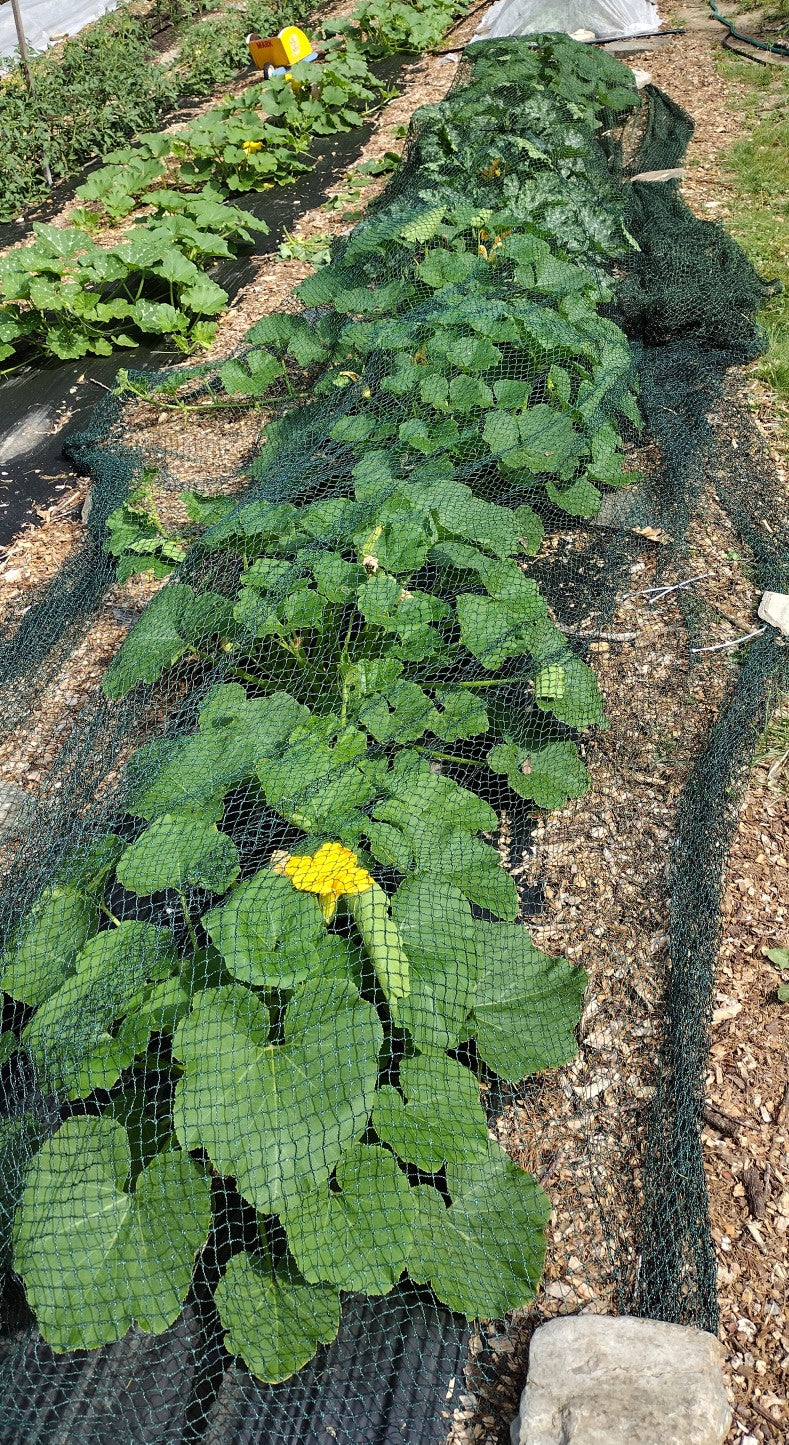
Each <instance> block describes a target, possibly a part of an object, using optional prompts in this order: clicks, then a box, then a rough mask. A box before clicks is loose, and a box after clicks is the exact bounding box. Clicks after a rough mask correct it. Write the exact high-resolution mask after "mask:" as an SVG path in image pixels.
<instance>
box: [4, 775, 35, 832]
mask: <svg viewBox="0 0 789 1445" xmlns="http://www.w3.org/2000/svg"><path fill="white" fill-rule="evenodd" d="M28 801H29V795H28V794H27V793H26V792H25V790H24V788H18V787H17V785H16V783H3V782H0V828H10V827H11V825H12V824H13V823H15V822H16V820H17V818H18V817H19V815H20V813H22V812H23V810H24V808H25V804H26V803H27V802H28Z"/></svg>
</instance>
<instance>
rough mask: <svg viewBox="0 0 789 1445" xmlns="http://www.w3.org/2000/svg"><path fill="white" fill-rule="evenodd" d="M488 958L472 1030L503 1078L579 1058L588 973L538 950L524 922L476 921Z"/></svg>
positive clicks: (480, 977) (487, 1060)
mask: <svg viewBox="0 0 789 1445" xmlns="http://www.w3.org/2000/svg"><path fill="white" fill-rule="evenodd" d="M477 929H478V932H479V945H480V953H481V954H482V956H483V959H484V962H483V964H482V968H481V970H480V972H479V974H478V980H479V981H478V983H477V992H476V998H475V1002H474V1023H473V1028H472V1032H474V1033H475V1035H476V1039H477V1051H478V1053H479V1055H480V1057H481V1058H483V1059H484V1060H485V1063H486V1064H487V1065H488V1067H489V1068H491V1069H493V1071H494V1073H496V1074H498V1075H499V1076H500V1077H501V1078H503V1079H511V1080H516V1079H522V1078H524V1077H525V1075H526V1074H536V1073H538V1072H539V1071H540V1070H541V1069H553V1068H557V1067H558V1066H559V1064H566V1063H567V1062H568V1060H569V1059H572V1058H574V1057H575V1054H576V1052H577V1048H578V1045H577V1042H576V1037H575V1030H576V1027H577V1025H578V1020H579V1018H580V1015H581V1006H582V1004H583V996H584V990H585V988H586V973H585V972H584V970H583V969H582V968H574V967H573V966H572V964H569V963H567V962H566V960H565V959H563V958H552V957H551V956H550V954H547V953H543V952H542V951H541V950H540V949H539V948H535V946H534V944H533V943H532V942H531V939H530V938H529V935H528V933H527V932H526V929H525V928H523V927H521V925H520V924H505V923H501V924H490V923H478V924H477Z"/></svg>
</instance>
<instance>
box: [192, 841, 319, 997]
mask: <svg viewBox="0 0 789 1445" xmlns="http://www.w3.org/2000/svg"><path fill="white" fill-rule="evenodd" d="M203 924H204V927H205V930H206V932H207V934H208V936H209V938H210V939H211V941H212V942H213V943H215V944H216V947H217V948H218V949H219V952H220V953H221V955H222V958H223V959H224V962H225V966H226V968H227V969H228V972H230V973H232V975H233V977H234V978H237V979H240V980H241V982H242V983H250V984H254V985H255V986H256V987H259V988H294V987H295V986H296V984H298V983H303V981H304V979H306V978H308V977H309V975H310V974H311V973H313V972H314V971H315V970H316V968H317V967H318V965H319V964H320V962H321V959H322V957H323V943H324V940H325V938H326V925H325V923H324V921H323V917H322V915H321V911H320V908H319V906H318V900H317V898H316V896H315V894H314V893H303V892H301V891H300V890H299V889H297V888H294V887H293V884H292V883H291V881H290V879H289V878H283V877H282V876H281V875H280V874H278V873H274V872H273V871H272V870H271V869H266V868H264V869H263V870H262V871H261V872H260V873H256V874H255V876H254V878H250V879H248V881H247V882H246V883H242V884H241V887H240V888H236V889H234V891H233V893H232V895H231V897H230V898H229V899H228V901H227V903H225V904H224V905H223V906H222V907H220V908H213V909H212V910H211V912H210V913H207V914H206V915H205V917H204V919H203Z"/></svg>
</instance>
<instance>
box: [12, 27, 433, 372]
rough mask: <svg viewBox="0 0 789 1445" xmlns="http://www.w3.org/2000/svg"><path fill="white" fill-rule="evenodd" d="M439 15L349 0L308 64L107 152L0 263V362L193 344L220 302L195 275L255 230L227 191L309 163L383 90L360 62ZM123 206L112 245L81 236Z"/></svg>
mask: <svg viewBox="0 0 789 1445" xmlns="http://www.w3.org/2000/svg"><path fill="white" fill-rule="evenodd" d="M400 9H403V10H406V9H407V7H400ZM453 13H456V10H453V7H451V6H449V5H447V4H446V3H445V0H425V3H424V6H423V7H422V9H420V10H417V11H415V12H413V15H411V18H410V20H409V23H408V25H404V23H403V21H402V17H401V16H400V13H399V10H398V7H394V8H393V9H390V7H383V8H381V7H378V8H377V9H376V7H375V6H373V5H372V4H366V5H362V6H361V7H359V9H358V11H356V12H354V15H353V16H352V17H351V18H350V19H349V20H347V21H343V22H327V26H326V32H327V33H326V35H325V36H324V37H323V40H322V42H321V43H322V44H323V45H324V49H323V50H322V53H321V59H320V60H319V61H315V62H306V61H305V62H300V63H299V64H298V65H296V66H294V67H293V68H292V70H291V72H289V74H288V76H285V75H280V76H274V77H271V78H270V79H264V80H261V81H259V82H257V83H254V84H252V85H250V86H249V87H248V88H247V89H246V90H245V91H244V92H243V94H241V95H236V96H232V97H228V98H227V99H226V100H225V101H223V102H222V103H220V104H219V105H217V106H215V107H214V108H213V109H211V110H209V111H207V112H206V113H204V114H203V115H201V116H199V117H198V118H197V119H195V120H193V121H191V122H190V123H189V124H188V125H186V126H184V127H181V128H178V129H175V130H168V131H164V132H161V133H156V134H153V133H152V134H149V135H146V136H143V137H142V138H141V139H140V140H139V141H138V143H137V144H136V145H135V146H134V147H131V148H127V149H124V150H120V151H115V152H111V153H109V154H108V156H107V157H106V160H107V164H106V165H105V166H104V167H102V168H100V169H99V170H97V171H95V172H94V173H93V174H92V175H91V176H90V177H89V179H88V180H87V181H86V182H85V183H84V184H83V185H82V186H80V187H79V188H78V192H77V194H78V196H79V197H80V199H82V200H83V201H85V202H87V204H86V205H85V206H83V207H82V208H81V209H78V210H75V211H72V213H71V216H70V221H71V224H70V225H69V226H67V227H66V228H63V227H62V226H59V227H53V226H45V225H43V224H37V225H35V226H34V232H35V241H34V242H33V243H32V244H28V245H22V246H18V247H15V248H14V249H13V250H11V251H10V252H8V253H7V254H6V255H5V257H4V258H2V259H1V260H0V361H6V362H8V363H10V366H11V367H13V366H15V365H20V364H23V363H24V361H25V360H26V359H27V358H28V357H29V356H30V355H31V354H35V353H39V354H44V355H48V356H54V357H58V358H60V359H63V360H65V359H72V358H77V357H81V356H84V355H86V354H96V355H109V354H110V353H111V351H112V350H113V349H114V348H116V347H134V346H135V345H136V344H137V342H138V340H139V337H140V336H141V335H148V336H156V337H165V338H166V339H167V343H168V344H169V345H171V346H173V347H174V348H176V349H178V350H180V351H182V352H184V351H186V352H188V351H192V350H194V349H195V348H199V347H205V346H207V345H208V344H209V343H210V341H211V339H212V338H213V336H214V333H215V321H214V320H213V318H214V317H215V316H216V315H217V314H218V313H219V312H220V311H222V310H223V309H224V307H225V306H226V305H227V300H228V297H227V293H226V291H225V290H224V289H223V288H222V287H221V286H220V285H219V284H218V283H217V282H216V281H214V280H212V279H211V278H210V277H208V276H207V275H206V272H207V271H209V270H210V269H211V268H212V267H214V266H215V264H216V262H217V260H218V259H220V258H222V257H229V256H232V255H233V254H234V253H235V252H237V251H238V249H239V248H243V247H244V246H245V245H248V244H250V243H251V240H252V234H253V232H255V231H258V232H261V231H263V232H265V230H266V226H265V223H263V222H262V221H260V220H258V219H256V218H255V216H254V215H252V214H251V213H250V211H249V210H246V209H241V208H239V207H238V206H237V205H235V204H232V203H231V201H230V197H231V196H232V197H237V196H239V195H242V194H245V193H249V192H256V191H258V192H259V191H266V190H268V189H269V188H270V187H272V186H275V185H281V184H285V183H287V182H288V181H292V180H293V179H294V178H295V177H296V176H298V175H299V174H301V173H302V172H303V171H305V170H309V169H311V167H312V165H313V164H314V157H313V156H311V155H310V154H309V149H310V144H311V142H312V141H313V140H314V139H315V138H317V137H327V136H330V135H334V134H337V133H340V132H344V131H348V130H351V129H353V128H354V127H355V126H358V125H359V124H360V123H361V122H362V120H363V118H364V116H365V115H367V114H368V113H369V112H370V110H371V108H372V107H373V106H375V105H378V104H380V102H381V99H382V98H383V97H384V96H386V94H387V87H386V84H385V83H384V82H383V81H381V80H380V79H378V78H377V77H376V75H374V74H373V72H372V71H371V70H370V68H369V64H368V58H370V57H372V58H380V57H382V56H385V55H387V54H391V53H395V52H397V51H398V50H399V49H400V48H403V49H406V50H407V49H409V48H414V47H417V46H418V45H420V44H421V43H422V42H423V41H424V42H426V43H429V42H430V41H431V39H435V38H436V36H437V34H439V33H440V31H441V29H442V28H443V27H444V26H445V25H446V24H447V23H449V21H450V20H451V18H452V16H453ZM417 21H421V22H422V28H421V30H420V29H419V27H418V25H417ZM316 43H317V42H316ZM140 207H142V208H143V211H142V213H140ZM133 212H137V215H136V224H134V225H133V226H132V228H131V229H130V230H128V231H127V232H126V234H125V235H124V236H122V238H121V240H120V242H119V243H116V244H108V243H107V241H106V240H103V241H101V242H99V241H97V240H96V239H94V233H96V232H101V231H102V230H103V229H105V228H106V227H107V226H117V224H118V223H119V222H122V221H123V220H124V219H125V218H126V217H128V216H130V215H131V214H132V213H133ZM6 369H9V368H8V367H7V368H6Z"/></svg>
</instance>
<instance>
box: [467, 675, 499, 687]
mask: <svg viewBox="0 0 789 1445" xmlns="http://www.w3.org/2000/svg"><path fill="white" fill-rule="evenodd" d="M512 681H513V680H512V678H511V677H478V678H475V679H474V680H473V681H471V682H459V683H458V687H511V686H512Z"/></svg>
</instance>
